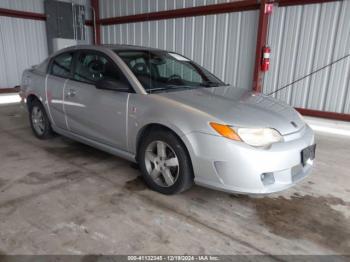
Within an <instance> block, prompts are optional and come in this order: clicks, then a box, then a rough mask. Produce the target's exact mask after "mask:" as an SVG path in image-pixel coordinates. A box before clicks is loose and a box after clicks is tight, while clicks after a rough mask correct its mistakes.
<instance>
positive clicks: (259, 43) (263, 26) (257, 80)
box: [253, 0, 269, 92]
mask: <svg viewBox="0 0 350 262" xmlns="http://www.w3.org/2000/svg"><path fill="white" fill-rule="evenodd" d="M266 4H268V0H261V2H260V11H259V25H258V35H257V40H256V51H255V65H254V75H253V90H254V91H257V92H261V90H262V86H261V84H262V83H261V82H262V71H261V69H260V65H261V59H262V48H263V47H264V45H265V44H266V38H267V30H268V28H267V26H268V21H269V15H268V13H267V12H266V11H265V6H266Z"/></svg>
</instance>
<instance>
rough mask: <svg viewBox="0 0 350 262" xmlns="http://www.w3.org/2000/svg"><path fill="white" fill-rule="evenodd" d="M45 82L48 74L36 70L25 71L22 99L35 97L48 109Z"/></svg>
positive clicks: (22, 83)
mask: <svg viewBox="0 0 350 262" xmlns="http://www.w3.org/2000/svg"><path fill="white" fill-rule="evenodd" d="M45 81H46V73H44V72H41V71H39V70H35V69H27V70H25V71H24V72H23V75H22V80H21V88H20V96H21V98H22V99H23V100H25V99H27V98H28V96H30V95H35V96H36V97H37V98H38V99H39V100H40V101H41V102H42V103H43V105H44V106H45V107H46V94H45Z"/></svg>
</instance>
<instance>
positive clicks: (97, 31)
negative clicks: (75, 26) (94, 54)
mask: <svg viewBox="0 0 350 262" xmlns="http://www.w3.org/2000/svg"><path fill="white" fill-rule="evenodd" d="M91 6H92V8H93V9H94V11H93V12H92V23H93V25H94V22H93V19H94V17H95V19H96V27H95V26H94V44H95V45H100V44H101V22H100V5H99V0H91Z"/></svg>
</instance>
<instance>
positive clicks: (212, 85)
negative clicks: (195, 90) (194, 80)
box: [200, 81, 220, 87]
mask: <svg viewBox="0 0 350 262" xmlns="http://www.w3.org/2000/svg"><path fill="white" fill-rule="evenodd" d="M200 85H201V86H205V87H216V86H220V84H219V83H216V82H213V81H204V82H202V83H201V84H200Z"/></svg>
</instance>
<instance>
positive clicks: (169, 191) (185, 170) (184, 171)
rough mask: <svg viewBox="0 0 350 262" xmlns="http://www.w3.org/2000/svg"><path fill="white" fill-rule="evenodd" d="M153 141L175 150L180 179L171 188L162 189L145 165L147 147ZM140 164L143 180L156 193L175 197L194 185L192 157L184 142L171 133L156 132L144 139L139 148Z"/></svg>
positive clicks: (165, 131)
mask: <svg viewBox="0 0 350 262" xmlns="http://www.w3.org/2000/svg"><path fill="white" fill-rule="evenodd" d="M153 141H163V142H165V143H167V144H168V145H169V146H171V147H172V148H173V150H174V151H175V153H176V155H177V157H178V161H179V168H180V170H179V177H178V179H177V180H176V182H175V183H174V185H172V186H170V187H161V186H159V185H158V184H156V183H155V182H154V181H153V179H152V178H151V177H150V175H149V173H148V171H147V169H146V164H145V152H146V149H147V146H148V145H149V144H150V143H152V142H153ZM138 156H139V157H138V162H139V166H140V170H141V173H142V176H143V179H144V181H145V183H146V184H147V186H148V187H149V188H151V189H152V190H154V191H157V192H159V193H162V194H165V195H173V194H177V193H181V192H183V191H185V190H188V189H189V188H191V187H192V185H193V180H194V175H193V168H192V163H191V159H190V156H189V154H188V152H187V150H186V147H185V145H184V144H183V142H182V141H181V140H180V139H179V138H178V137H177V136H176V135H175V134H173V133H172V132H171V131H167V130H162V129H159V130H154V131H152V132H150V133H149V134H148V135H147V136H146V137H144V138H143V140H142V141H141V144H140V147H139V154H138Z"/></svg>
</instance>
